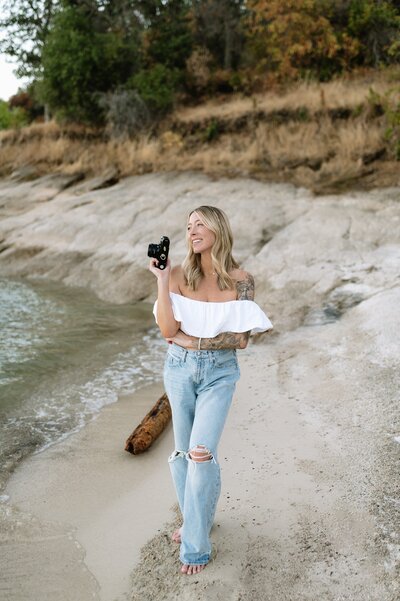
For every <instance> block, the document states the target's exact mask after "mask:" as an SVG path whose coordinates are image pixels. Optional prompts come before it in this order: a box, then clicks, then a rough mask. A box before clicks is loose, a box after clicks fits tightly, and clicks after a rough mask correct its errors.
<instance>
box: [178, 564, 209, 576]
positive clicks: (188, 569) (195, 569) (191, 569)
mask: <svg viewBox="0 0 400 601" xmlns="http://www.w3.org/2000/svg"><path fill="white" fill-rule="evenodd" d="M206 565H207V564H206V563H203V564H201V565H193V566H188V565H187V564H185V563H184V564H183V566H182V567H181V572H182V574H187V575H188V576H191V575H192V574H198V573H199V572H201V571H202V570H204V568H205V567H206Z"/></svg>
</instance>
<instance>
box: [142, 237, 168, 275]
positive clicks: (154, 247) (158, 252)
mask: <svg viewBox="0 0 400 601" xmlns="http://www.w3.org/2000/svg"><path fill="white" fill-rule="evenodd" d="M168 252H169V238H167V236H163V237H162V238H161V240H160V244H149V250H148V251H147V255H148V256H149V257H154V258H155V259H157V260H158V265H156V267H158V268H159V269H165V267H166V265H167V259H168Z"/></svg>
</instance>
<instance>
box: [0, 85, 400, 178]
mask: <svg viewBox="0 0 400 601" xmlns="http://www.w3.org/2000/svg"><path fill="white" fill-rule="evenodd" d="M378 84H379V91H380V93H383V91H384V90H385V89H387V88H389V87H390V86H392V85H393V84H392V82H391V81H389V79H387V80H382V78H381V76H379V77H376V78H375V80H373V81H368V82H366V81H362V82H361V81H360V82H347V81H337V82H331V83H329V84H324V85H323V86H317V85H316V84H313V85H305V84H301V85H299V86H297V88H296V89H292V90H290V91H288V92H287V93H286V94H285V95H284V96H277V95H272V94H271V95H265V96H264V97H257V98H256V99H233V100H232V101H230V102H229V103H225V104H223V105H220V106H216V105H212V104H210V103H209V104H207V105H205V106H201V107H197V108H194V109H185V110H183V109H180V110H179V111H177V112H176V113H175V114H174V115H173V120H172V122H171V121H170V123H173V122H176V121H177V120H178V121H179V120H181V121H182V120H183V121H184V120H185V119H187V120H188V121H189V120H192V122H193V120H194V119H198V120H202V119H203V120H205V121H206V123H207V122H208V123H209V119H210V116H212V115H219V116H220V117H221V116H224V117H226V118H228V119H229V120H230V122H231V123H232V122H233V123H234V120H235V119H236V118H239V117H240V116H241V115H243V113H244V112H246V111H249V110H253V111H254V110H256V111H258V110H259V108H260V106H261V107H263V108H264V109H265V110H268V112H270V111H278V110H287V111H296V110H298V109H299V108H300V107H306V108H307V112H308V114H307V120H304V121H299V120H298V119H297V120H296V119H293V120H291V119H290V117H288V118H287V119H285V121H284V122H280V123H276V122H274V120H272V119H263V120H258V121H257V120H254V122H252V125H251V127H248V126H247V127H245V128H243V127H242V128H241V129H240V128H238V129H237V131H236V130H235V128H234V127H233V128H231V130H230V132H229V133H225V134H222V135H219V136H218V135H216V136H215V137H214V139H213V140H212V141H211V142H207V136H205V135H204V132H203V133H202V130H201V127H200V129H198V130H197V132H196V134H194V135H190V134H188V135H184V136H183V135H180V134H178V133H176V131H164V133H162V134H160V135H159V136H158V137H149V136H142V137H141V138H139V139H137V140H107V139H106V138H105V137H104V136H103V134H102V132H99V131H96V130H88V129H85V128H82V127H79V126H74V127H68V128H67V127H64V128H63V127H60V126H59V125H57V124H56V123H54V122H51V123H47V124H35V125H31V126H30V127H27V128H23V129H22V130H20V131H18V132H15V131H11V132H10V131H7V132H2V133H1V134H0V170H1V172H2V173H3V174H8V173H10V172H11V171H13V170H15V169H17V168H18V167H21V166H23V165H26V164H29V165H34V166H36V168H37V170H38V172H39V173H46V172H49V171H63V172H67V173H77V172H83V173H85V174H86V175H88V176H90V175H96V174H99V173H101V172H103V171H105V170H106V169H107V168H109V167H110V166H114V167H116V168H117V169H118V170H119V172H120V174H121V176H127V175H133V174H140V173H145V172H151V171H172V170H177V171H181V170H200V171H204V172H206V173H209V174H213V175H217V176H218V175H252V176H255V177H259V178H264V179H270V180H275V181H282V180H285V181H292V182H294V183H296V184H298V185H304V186H307V187H309V188H313V189H315V190H320V189H321V190H322V189H324V187H326V185H327V184H328V187H329V185H331V184H332V185H333V184H334V182H335V181H337V182H345V181H346V180H347V181H349V182H352V181H353V180H354V179H357V178H360V177H361V176H364V175H365V174H366V173H367V172H370V171H371V167H368V168H366V165H365V163H366V162H367V161H366V160H365V157H366V155H371V154H373V153H374V152H378V151H382V149H383V148H384V146H385V141H384V131H385V123H384V120H382V118H379V117H374V118H373V117H371V115H370V114H369V111H368V110H365V109H364V110H362V109H360V108H359V107H360V106H362V105H363V103H364V104H365V99H366V97H367V96H368V94H369V90H370V88H371V87H374V88H375V89H378ZM385 86H386V87H385ZM321 103H322V104H323V105H324V106H325V107H326V108H328V109H330V108H340V107H344V106H346V107H349V106H351V107H357V109H358V110H357V111H355V112H354V115H353V117H351V118H349V119H346V120H343V119H335V118H334V117H333V116H332V115H331V114H329V113H328V112H324V111H321V110H320V109H321ZM366 104H368V103H366ZM312 113H313V114H314V117H311V114H312ZM205 131H206V130H205ZM199 132H200V133H199ZM368 162H369V161H368ZM387 164H388V161H386V167H385V169H386V171H385V173H386V176H385V177H386V180H385V182H387V181H388V182H389V184H396V183H397V184H400V181H399V176H398V175H397V176H396V170H395V169H393V170H390V169H389V170H388V169H387ZM374 165H375V167H374V169H378V170H379V162H378V163H374ZM399 171H400V170H399ZM392 172H393V176H391V175H388V173H392ZM396 177H397V179H396ZM375 183H376V182H375ZM378 183H379V182H378ZM371 185H372V184H371ZM386 185H387V184H386Z"/></svg>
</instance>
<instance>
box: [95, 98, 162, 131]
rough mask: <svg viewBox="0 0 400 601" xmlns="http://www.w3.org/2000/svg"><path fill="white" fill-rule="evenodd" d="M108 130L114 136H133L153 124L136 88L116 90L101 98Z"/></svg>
mask: <svg viewBox="0 0 400 601" xmlns="http://www.w3.org/2000/svg"><path fill="white" fill-rule="evenodd" d="M99 102H100V106H101V107H102V108H103V109H104V110H105V119H106V124H107V130H108V132H109V133H110V135H111V136H112V137H114V138H125V137H133V136H135V135H136V134H137V133H138V132H140V131H142V130H143V129H146V128H147V127H149V126H150V124H151V116H150V112H149V110H148V108H147V106H146V104H145V102H144V101H143V100H142V98H141V97H140V96H139V94H138V93H137V92H136V91H135V90H124V89H120V90H116V91H115V92H111V93H109V94H105V95H104V96H103V97H101V98H100V101H99Z"/></svg>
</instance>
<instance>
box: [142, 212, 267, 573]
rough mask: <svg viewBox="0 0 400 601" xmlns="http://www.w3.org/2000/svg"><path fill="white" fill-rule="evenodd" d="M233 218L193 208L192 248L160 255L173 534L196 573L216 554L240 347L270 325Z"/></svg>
mask: <svg viewBox="0 0 400 601" xmlns="http://www.w3.org/2000/svg"><path fill="white" fill-rule="evenodd" d="M232 243H233V237H232V232H231V228H230V225H229V222H228V219H227V217H226V215H225V213H224V212H223V211H221V210H220V209H218V208H216V207H210V206H201V207H199V208H197V209H195V210H194V211H192V212H191V213H190V214H189V218H188V222H187V245H188V254H187V256H186V258H185V260H184V262H183V264H182V266H180V265H178V266H175V267H174V268H172V269H171V264H170V262H169V260H168V263H167V267H166V269H165V270H164V271H162V270H160V269H158V268H157V267H156V265H157V259H154V258H153V259H151V260H150V266H149V269H150V271H151V272H152V273H154V275H155V276H156V277H157V284H158V297H157V301H156V303H155V305H154V314H155V317H156V321H157V323H158V325H159V328H160V330H161V333H162V335H163V336H164V338H166V340H167V341H168V342H169V343H170V346H169V348H168V353H167V359H166V363H165V368H164V383H165V389H166V392H167V394H168V397H169V401H170V404H171V408H172V422H173V428H174V438H175V451H174V452H173V453H172V455H171V456H170V458H169V464H170V468H171V473H172V477H173V481H174V485H175V489H176V493H177V497H178V502H179V506H180V509H181V512H182V516H183V526H182V528H180V529H179V530H177V531H176V532H174V534H173V535H172V538H173V540H175V541H176V542H178V543H180V545H181V547H180V560H181V562H182V564H183V565H182V568H181V571H182V572H183V573H184V574H188V575H190V574H197V573H198V572H200V571H201V570H202V569H204V567H205V566H206V564H207V563H208V561H209V559H210V556H211V544H210V539H209V534H210V530H211V526H212V524H213V521H214V515H215V509H216V505H217V501H218V497H219V494H220V488H221V481H220V468H219V465H218V462H217V447H218V443H219V439H220V437H221V434H222V430H223V427H224V423H225V419H226V416H227V413H228V410H229V407H230V404H231V401H232V396H233V392H234V389H235V384H236V382H237V380H238V379H239V375H240V371H239V366H238V362H237V358H236V349H237V348H242V349H243V348H245V347H246V346H247V342H248V339H249V335H250V331H251V330H253V331H256V332H260V331H265V330H269V329H271V328H272V324H271V322H270V321H269V319H268V318H267V316H266V315H265V314H264V313H263V312H262V311H261V309H260V308H259V307H258V305H256V303H255V302H254V300H253V299H254V280H253V277H252V276H251V275H250V274H249V273H247V272H246V271H243V270H242V269H240V268H239V265H238V263H237V262H236V261H235V259H234V258H233V257H232Z"/></svg>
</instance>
